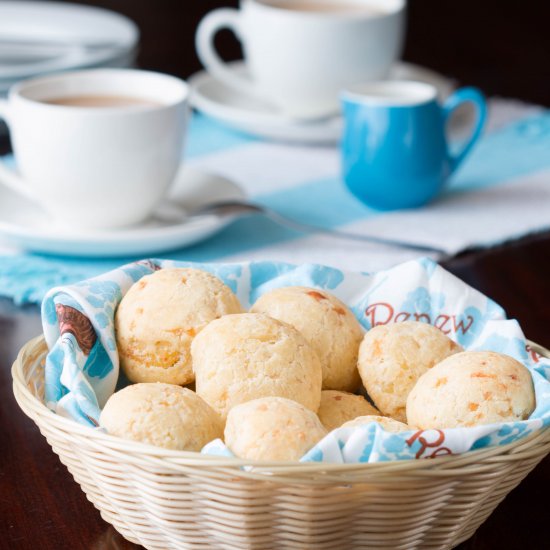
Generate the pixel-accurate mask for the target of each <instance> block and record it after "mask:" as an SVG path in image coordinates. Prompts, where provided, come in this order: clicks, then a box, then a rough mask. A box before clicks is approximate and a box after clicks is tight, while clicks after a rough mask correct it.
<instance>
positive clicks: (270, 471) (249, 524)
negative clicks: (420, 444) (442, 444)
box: [12, 337, 550, 550]
mask: <svg viewBox="0 0 550 550" xmlns="http://www.w3.org/2000/svg"><path fill="white" fill-rule="evenodd" d="M537 351H540V352H541V353H544V354H545V355H548V353H549V352H547V351H546V350H541V349H540V348H537ZM46 352H47V348H46V345H45V342H44V340H43V338H42V337H39V338H35V339H34V340H31V341H30V342H29V343H27V344H26V345H25V347H24V348H23V349H22V350H21V352H20V353H19V356H18V358H17V360H16V361H15V363H14V365H13V369H12V374H13V381H14V383H13V386H14V393H15V397H16V399H17V402H18V403H19V405H20V406H21V408H22V409H23V411H24V412H25V413H26V414H27V415H28V416H30V417H31V418H32V419H33V420H34V422H35V423H36V424H37V425H38V427H39V428H40V431H41V432H42V434H43V435H44V436H45V437H46V438H47V440H48V442H49V444H50V445H51V446H52V448H53V450H54V451H55V452H56V453H57V454H58V455H59V457H60V459H61V462H63V464H65V465H66V466H67V468H68V469H69V471H70V472H71V474H72V475H73V476H74V478H75V480H76V481H77V482H78V483H79V484H80V485H81V487H82V489H83V490H84V492H85V493H86V495H87V496H88V499H89V500H90V501H91V502H92V503H93V504H94V505H95V506H96V507H97V508H98V509H99V510H100V512H101V516H102V517H103V519H105V521H107V522H109V523H111V524H112V525H113V526H114V527H115V528H116V529H117V530H118V531H119V532H120V533H121V534H122V535H123V536H124V537H126V538H127V539H128V540H130V541H132V542H135V543H138V544H142V545H143V546H145V547H146V548H152V549H159V550H166V549H169V548H196V549H205V548H223V549H241V548H252V549H264V548H265V549H268V548H269V549H271V548H272V549H277V550H282V549H293V550H294V549H313V548H314V549H316V550H321V549H326V548H369V549H370V550H374V549H383V548H384V549H388V548H391V549H393V550H399V549H403V550H412V549H415V548H418V549H422V550H426V549H432V548H440V549H446V548H452V547H454V546H456V545H458V544H459V543H460V542H462V541H464V540H466V539H468V538H469V537H471V536H472V534H473V533H474V531H475V530H476V529H477V528H478V527H479V526H480V525H481V523H483V521H484V520H485V519H486V518H487V517H488V516H489V514H491V512H492V511H493V510H494V508H495V507H496V506H497V505H498V503H499V502H500V501H501V500H502V499H503V498H504V497H505V496H506V494H507V493H508V492H509V491H511V490H512V489H513V488H514V487H515V486H516V485H517V484H518V483H519V482H520V481H521V480H522V479H523V478H524V477H525V476H526V475H527V474H528V473H529V472H530V471H531V470H532V469H533V468H534V467H535V466H536V464H537V463H538V462H539V461H540V460H542V458H544V456H545V455H546V454H547V453H548V452H549V451H550V429H544V430H541V431H540V432H537V433H536V434H533V435H531V436H529V437H527V438H525V439H522V440H520V441H519V442H516V443H513V444H510V445H507V446H502V447H495V448H490V449H487V450H481V451H474V452H469V453H467V454H464V455H461V456H451V457H441V458H436V459H432V460H412V461H399V462H392V463H379V464H345V465H342V464H316V463H310V464H299V463H293V464H289V463H261V464H255V465H254V467H253V468H247V469H243V468H242V466H243V465H246V464H253V463H251V462H247V461H242V460H237V459H227V458H219V457H209V456H204V455H201V454H198V453H191V452H179V451H169V450H163V449H160V448H157V447H152V446H149V445H144V444H141V443H136V442H132V441H126V440H123V439H120V438H117V437H113V436H109V435H106V434H104V433H101V432H100V431H96V430H91V429H89V428H87V427H85V426H81V425H79V424H77V423H76V422H74V421H72V420H69V419H66V418H63V417H61V416H59V415H56V414H54V413H53V412H51V411H50V410H49V409H47V408H46V406H45V405H44V404H43V392H44V369H43V364H44V357H45V354H46Z"/></svg>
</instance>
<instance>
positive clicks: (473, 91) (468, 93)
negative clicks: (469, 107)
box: [442, 88, 487, 174]
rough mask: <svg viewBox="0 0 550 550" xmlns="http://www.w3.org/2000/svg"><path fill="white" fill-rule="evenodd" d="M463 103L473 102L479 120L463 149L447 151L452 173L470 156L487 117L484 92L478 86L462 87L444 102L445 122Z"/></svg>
mask: <svg viewBox="0 0 550 550" xmlns="http://www.w3.org/2000/svg"><path fill="white" fill-rule="evenodd" d="M463 103H473V104H474V106H475V108H476V111H477V113H476V114H477V120H476V123H475V126H474V129H473V131H472V134H471V136H470V138H469V139H468V140H467V141H466V143H465V144H464V146H463V147H462V149H461V151H460V152H459V153H457V154H456V155H451V153H450V151H449V152H448V153H447V155H448V157H449V165H450V169H451V174H452V173H453V172H454V171H455V170H456V169H457V168H458V166H459V165H460V164H461V163H462V161H463V160H464V159H465V158H466V157H467V156H468V153H469V152H470V151H471V150H472V147H473V146H474V144H475V142H476V141H477V140H478V139H479V136H480V135H481V131H482V130H483V126H484V125H485V119H486V118H487V105H486V103H485V98H484V97H483V94H482V93H481V92H480V91H479V90H478V89H477V88H460V89H459V90H457V91H456V92H455V93H454V94H452V95H451V96H450V97H449V98H448V99H447V101H445V103H444V104H443V107H442V109H443V122H444V123H445V125H446V124H447V121H448V120H449V118H450V117H451V115H452V114H453V113H454V111H455V110H456V109H457V108H458V107H459V106H460V105H462V104H463Z"/></svg>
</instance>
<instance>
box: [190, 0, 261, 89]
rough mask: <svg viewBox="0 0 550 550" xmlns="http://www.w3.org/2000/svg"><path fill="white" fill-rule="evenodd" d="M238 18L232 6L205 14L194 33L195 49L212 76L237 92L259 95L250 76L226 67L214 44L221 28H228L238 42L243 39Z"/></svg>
mask: <svg viewBox="0 0 550 550" xmlns="http://www.w3.org/2000/svg"><path fill="white" fill-rule="evenodd" d="M240 18H241V14H240V12H239V10H236V9H233V8H221V9H217V10H214V11H211V12H210V13H208V14H206V16H205V17H203V19H202V20H201V22H200V23H199V26H198V27H197V32H196V33H195V49H196V51H197V55H198V57H199V59H200V61H201V63H202V64H203V65H204V67H205V68H206V69H207V71H208V72H209V73H210V74H211V75H212V76H213V77H214V78H216V79H217V80H220V81H221V82H223V83H224V84H227V85H228V86H230V87H231V88H233V89H234V90H237V91H239V92H244V93H246V94H249V95H250V94H253V95H259V93H258V91H257V89H256V86H255V85H254V83H253V82H252V80H251V79H250V78H245V77H240V76H237V75H235V74H234V72H233V71H231V70H229V69H228V67H227V63H225V62H224V61H223V59H222V58H221V57H220V56H219V54H218V52H217V51H216V47H215V45H214V38H215V36H216V34H217V33H218V31H220V30H222V29H229V30H230V31H232V32H233V33H234V34H235V36H236V37H237V38H238V39H239V41H240V42H242V41H243V40H242V32H241V23H240Z"/></svg>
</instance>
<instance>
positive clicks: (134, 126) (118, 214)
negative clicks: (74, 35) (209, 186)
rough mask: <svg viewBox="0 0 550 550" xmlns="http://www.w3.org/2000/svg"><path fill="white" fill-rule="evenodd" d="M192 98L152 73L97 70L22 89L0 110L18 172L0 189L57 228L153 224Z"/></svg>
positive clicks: (183, 87) (4, 172)
mask: <svg viewBox="0 0 550 550" xmlns="http://www.w3.org/2000/svg"><path fill="white" fill-rule="evenodd" d="M188 97H189V89H188V86H187V84H186V83H185V82H183V81H182V80H180V79H178V78H175V77H172V76H168V75H163V74H159V73H153V72H148V71H140V70H131V69H97V70H86V71H79V72H73V73H64V74H60V75H57V76H48V77H41V78H36V79H32V80H27V81H24V82H21V83H19V84H16V85H15V86H14V87H12V88H11V90H10V92H9V95H8V100H7V101H1V100H0V118H2V119H4V120H5V121H6V122H7V124H8V128H9V130H10V134H11V140H12V144H13V150H14V154H15V159H16V163H17V167H18V172H15V171H13V170H11V169H10V168H8V167H7V166H5V165H3V164H2V163H1V162H0V185H7V186H9V187H10V188H12V189H13V190H14V191H16V192H18V193H21V194H24V195H26V196H27V197H28V198H30V199H31V200H33V201H35V202H38V203H39V204H40V205H41V206H42V207H43V208H44V209H45V210H46V211H47V212H49V213H50V214H51V216H52V218H54V220H55V221H56V222H57V223H58V224H59V225H63V226H66V227H70V228H74V229H87V230H89V229H98V230H102V229H112V228H117V227H125V226H129V225H132V224H136V223H138V222H141V221H143V220H144V219H146V218H147V217H148V216H149V215H150V214H151V212H152V211H153V210H154V208H155V206H156V205H157V204H158V202H159V201H160V200H161V198H162V197H163V196H164V195H165V194H166V193H167V191H168V188H169V187H170V184H171V183H172V181H173V180H174V177H175V175H176V172H177V169H178V167H179V164H180V160H181V154H182V147H183V140H184V135H185V129H186V120H187V109H188Z"/></svg>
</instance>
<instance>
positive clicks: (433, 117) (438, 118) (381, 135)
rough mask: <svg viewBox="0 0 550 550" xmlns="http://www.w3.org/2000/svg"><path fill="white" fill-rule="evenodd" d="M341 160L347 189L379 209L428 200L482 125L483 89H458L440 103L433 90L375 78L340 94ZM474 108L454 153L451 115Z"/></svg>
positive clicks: (417, 203)
mask: <svg viewBox="0 0 550 550" xmlns="http://www.w3.org/2000/svg"><path fill="white" fill-rule="evenodd" d="M342 102H343V113H344V135H343V139H342V162H343V175H344V181H345V183H346V185H347V187H348V188H349V190H350V191H351V192H352V193H353V194H354V195H355V196H356V197H357V198H358V199H360V200H361V201H363V202H364V203H365V204H367V205H368V206H371V207H373V208H377V209H381V210H393V209H399V208H413V207H416V206H421V205H423V204H426V203H427V202H429V201H430V200H431V199H433V198H434V197H435V196H436V195H437V194H438V193H439V192H440V191H441V189H442V188H443V186H444V185H445V183H446V182H447V180H448V178H449V176H450V175H451V174H452V173H453V172H454V171H455V170H456V169H457V167H458V166H459V165H460V163H461V162H462V161H463V160H464V159H465V158H466V156H467V155H468V153H469V152H470V151H471V149H472V147H473V146H474V144H475V142H476V141H477V139H478V138H479V136H480V135H481V130H482V129H483V125H484V123H485V118H486V106H485V100H484V98H483V95H482V94H481V92H479V91H478V90H477V89H475V88H461V89H459V90H457V91H456V92H455V93H453V94H452V95H451V96H450V97H449V98H448V99H447V100H446V101H445V103H444V104H443V105H440V104H439V103H438V101H437V89H436V88H435V87H434V86H432V85H430V84H426V83H421V82H412V81H386V82H373V83H369V84H363V85H360V86H355V87H353V88H350V89H348V90H346V91H345V92H343V94H342ZM465 102H470V103H473V104H474V106H475V107H476V114H477V117H476V122H475V125H474V128H473V131H472V133H471V135H470V137H469V138H468V139H467V140H466V142H465V143H464V144H463V145H462V147H461V149H460V151H459V152H458V153H452V152H451V151H450V149H449V144H448V141H447V138H446V125H447V121H448V120H449V117H450V116H451V115H452V113H453V112H454V111H455V109H456V108H457V107H458V106H459V105H461V104H462V103H465Z"/></svg>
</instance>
